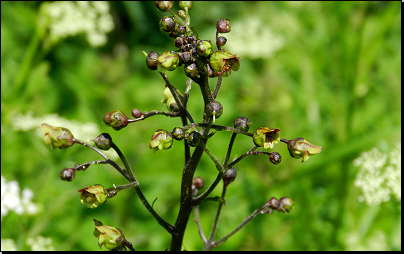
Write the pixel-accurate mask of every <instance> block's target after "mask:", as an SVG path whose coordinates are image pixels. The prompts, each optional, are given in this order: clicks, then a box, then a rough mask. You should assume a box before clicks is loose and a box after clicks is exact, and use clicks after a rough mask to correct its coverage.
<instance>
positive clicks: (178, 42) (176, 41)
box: [174, 37, 184, 48]
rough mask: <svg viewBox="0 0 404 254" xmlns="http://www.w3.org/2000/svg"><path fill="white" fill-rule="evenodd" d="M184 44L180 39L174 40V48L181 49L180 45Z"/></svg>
mask: <svg viewBox="0 0 404 254" xmlns="http://www.w3.org/2000/svg"><path fill="white" fill-rule="evenodd" d="M183 43H184V40H183V39H182V38H181V37H177V38H175V40H174V46H175V47H176V48H181V46H182V44H183Z"/></svg>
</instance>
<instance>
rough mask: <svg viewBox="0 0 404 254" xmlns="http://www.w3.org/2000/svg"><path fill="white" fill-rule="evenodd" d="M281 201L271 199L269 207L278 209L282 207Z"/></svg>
mask: <svg viewBox="0 0 404 254" xmlns="http://www.w3.org/2000/svg"><path fill="white" fill-rule="evenodd" d="M280 205H281V204H280V203H279V200H278V199H277V198H271V199H270V200H269V206H270V207H271V208H273V209H278V208H279V207H280Z"/></svg>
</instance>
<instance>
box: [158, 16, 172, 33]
mask: <svg viewBox="0 0 404 254" xmlns="http://www.w3.org/2000/svg"><path fill="white" fill-rule="evenodd" d="M159 25H160V28H161V30H163V31H164V32H171V31H172V30H174V28H175V21H174V18H173V17H168V16H164V17H163V18H162V19H161V20H160V24H159Z"/></svg>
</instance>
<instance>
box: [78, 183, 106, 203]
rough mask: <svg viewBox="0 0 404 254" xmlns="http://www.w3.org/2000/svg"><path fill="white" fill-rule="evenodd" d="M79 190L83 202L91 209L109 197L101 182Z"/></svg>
mask: <svg viewBox="0 0 404 254" xmlns="http://www.w3.org/2000/svg"><path fill="white" fill-rule="evenodd" d="M78 192H80V193H81V195H80V201H81V203H82V204H87V207H88V208H91V209H94V208H97V207H98V206H99V205H102V204H104V203H105V201H106V200H107V197H108V193H107V191H106V190H105V189H104V187H102V185H100V184H96V185H93V186H90V187H88V188H84V189H81V190H79V191H78Z"/></svg>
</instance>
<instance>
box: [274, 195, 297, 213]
mask: <svg viewBox="0 0 404 254" xmlns="http://www.w3.org/2000/svg"><path fill="white" fill-rule="evenodd" d="M279 204H280V206H279V208H278V209H277V210H278V211H282V212H284V213H289V212H290V211H292V210H293V208H295V201H294V200H293V199H291V198H288V197H283V198H281V199H279Z"/></svg>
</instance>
